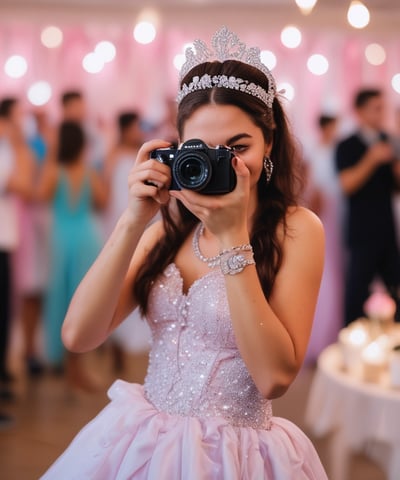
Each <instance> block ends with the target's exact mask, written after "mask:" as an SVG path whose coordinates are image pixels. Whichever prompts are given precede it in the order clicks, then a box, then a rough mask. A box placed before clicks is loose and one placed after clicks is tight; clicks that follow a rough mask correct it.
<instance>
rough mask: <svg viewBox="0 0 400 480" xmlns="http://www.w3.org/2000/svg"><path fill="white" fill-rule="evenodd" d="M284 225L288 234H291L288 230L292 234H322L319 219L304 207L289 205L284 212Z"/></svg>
mask: <svg viewBox="0 0 400 480" xmlns="http://www.w3.org/2000/svg"><path fill="white" fill-rule="evenodd" d="M286 225H287V228H288V234H289V236H291V235H290V232H293V233H294V234H296V232H297V233H299V234H301V235H303V234H305V235H307V234H309V235H316V236H317V237H321V238H323V236H324V227H323V225H322V222H321V220H320V219H319V217H318V216H317V215H316V214H315V213H314V212H312V211H311V210H309V209H308V208H305V207H300V206H296V207H290V208H289V209H288V212H287V214H286Z"/></svg>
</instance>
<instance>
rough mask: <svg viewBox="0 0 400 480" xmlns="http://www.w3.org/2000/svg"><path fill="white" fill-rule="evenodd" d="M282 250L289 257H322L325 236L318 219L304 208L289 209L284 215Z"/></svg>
mask: <svg viewBox="0 0 400 480" xmlns="http://www.w3.org/2000/svg"><path fill="white" fill-rule="evenodd" d="M283 248H284V250H285V254H286V255H290V256H293V255H294V256H297V255H300V256H305V257H308V259H309V258H310V257H311V256H312V257H314V258H315V259H317V258H319V257H323V256H324V249H325V234H324V228H323V225H322V222H321V220H320V219H319V217H318V216H317V215H316V214H315V213H314V212H312V211H311V210H309V209H307V208H305V207H299V206H296V207H290V208H289V210H288V212H287V215H286V231H285V234H284V236H283Z"/></svg>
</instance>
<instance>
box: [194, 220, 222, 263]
mask: <svg viewBox="0 0 400 480" xmlns="http://www.w3.org/2000/svg"><path fill="white" fill-rule="evenodd" d="M203 233H204V225H203V224H202V223H199V224H198V225H197V227H196V230H195V231H194V234H193V251H194V254H195V255H196V257H197V258H198V259H199V260H201V261H202V262H204V263H207V265H208V267H209V268H215V267H218V266H219V265H220V264H221V254H220V253H219V254H218V255H215V256H214V257H206V256H204V255H203V254H202V253H201V251H200V245H199V241H200V237H201V236H202V235H203Z"/></svg>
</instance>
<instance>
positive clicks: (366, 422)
mask: <svg viewBox="0 0 400 480" xmlns="http://www.w3.org/2000/svg"><path fill="white" fill-rule="evenodd" d="M342 365H343V362H342V353H341V350H340V347H339V345H338V344H334V345H330V346H329V347H327V348H326V349H325V350H324V351H323V352H322V353H321V354H320V356H319V358H318V362H317V370H316V373H315V376H314V379H313V382H312V385H311V390H310V394H309V398H308V404H307V409H306V423H307V426H308V427H309V429H310V431H311V433H312V434H313V435H314V436H316V437H322V436H325V435H327V434H332V441H331V459H330V460H331V461H330V463H331V470H332V476H331V479H332V480H345V479H347V472H348V465H349V459H350V455H351V453H352V452H354V451H363V452H364V453H365V454H366V455H368V456H370V457H372V458H373V459H374V460H375V461H377V462H378V463H379V464H380V466H381V467H382V468H383V469H384V470H385V471H386V473H387V477H388V480H399V479H400V390H399V389H394V388H391V387H390V385H389V382H388V379H387V378H383V379H382V382H380V383H379V384H374V383H367V382H365V381H363V380H362V378H356V377H354V376H351V375H350V374H348V373H346V372H345V371H344V370H343V366H342Z"/></svg>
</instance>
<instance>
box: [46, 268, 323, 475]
mask: <svg viewBox="0 0 400 480" xmlns="http://www.w3.org/2000/svg"><path fill="white" fill-rule="evenodd" d="M148 322H149V324H150V327H151V330H152V336H153V346H152V350H151V353H150V364H149V370H148V374H147V377H146V380H145V384H144V386H142V385H137V384H130V383H126V382H124V381H121V380H117V381H116V382H115V383H114V384H113V385H112V386H111V388H110V389H109V392H108V394H109V397H110V399H111V402H110V403H109V404H108V405H107V406H106V407H105V408H104V409H103V410H102V411H101V412H100V413H99V414H98V415H97V417H95V418H94V419H93V420H92V421H91V422H90V423H89V424H87V425H86V426H85V427H84V428H83V429H82V430H81V431H80V433H79V434H78V435H77V436H76V437H75V439H74V440H73V441H72V443H71V444H70V446H69V447H68V448H67V450H66V451H65V452H64V453H63V454H62V455H61V457H60V458H59V459H58V460H57V461H56V462H55V463H54V464H53V465H52V466H51V467H50V469H49V470H48V471H47V472H46V473H45V474H44V476H43V477H42V479H43V480H44V479H46V480H49V479H54V480H64V479H65V480H67V479H68V480H83V479H90V480H112V479H118V480H128V479H152V480H179V479H181V480H211V479H213V480H239V479H240V480H263V479H275V480H278V479H279V480H292V479H293V480H304V479H314V480H325V479H326V478H327V477H326V474H325V472H324V469H323V467H322V465H321V462H320V460H319V458H318V455H317V453H316V451H315V450H314V447H313V445H312V444H311V442H310V440H309V439H308V438H307V437H306V436H305V435H304V433H303V432H302V431H301V430H300V429H299V428H298V427H296V426H295V425H294V424H293V423H291V422H289V421H288V420H285V419H282V418H277V417H273V416H272V410H271V402H270V400H266V399H265V398H263V397H262V396H261V395H260V394H259V392H258V390H257V388H256V386H255V385H254V382H253V381H252V379H251V377H250V375H249V373H248V371H247V369H246V367H245V365H244V363H243V360H242V359H241V357H240V354H239V351H238V348H237V346H236V342H235V336H234V332H233V329H232V325H231V320H230V316H229V308H228V303H227V298H226V291H225V283H224V278H223V276H222V274H221V273H220V272H219V269H217V270H212V271H211V272H210V273H209V274H207V275H205V276H204V277H202V278H201V279H199V280H197V281H196V282H195V283H194V284H193V285H192V286H191V288H190V289H189V291H188V292H187V293H186V294H184V293H183V281H182V277H181V275H180V272H179V270H178V269H177V267H176V266H175V264H171V265H169V266H168V267H167V268H166V270H165V272H164V274H163V275H161V276H160V278H159V279H158V281H156V282H155V284H154V287H153V289H152V291H151V295H150V309H149V313H148Z"/></svg>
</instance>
